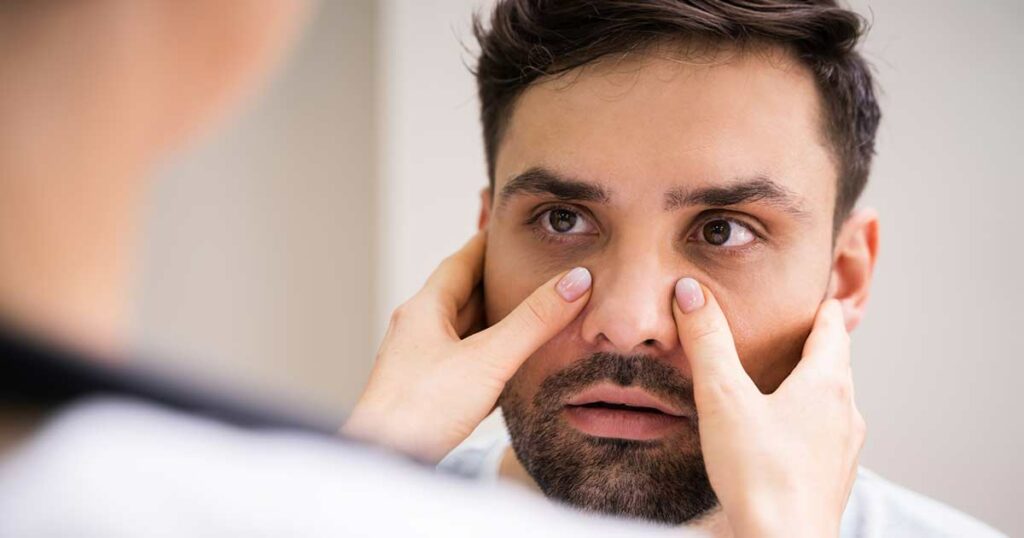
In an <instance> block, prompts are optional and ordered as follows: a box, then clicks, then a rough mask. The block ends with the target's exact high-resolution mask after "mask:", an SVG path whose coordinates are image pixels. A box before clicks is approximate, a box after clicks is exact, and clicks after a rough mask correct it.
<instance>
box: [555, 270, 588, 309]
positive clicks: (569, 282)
mask: <svg viewBox="0 0 1024 538" xmlns="http://www.w3.org/2000/svg"><path fill="white" fill-rule="evenodd" d="M589 289H590V271H587V269H586V268H585V267H577V268H575V269H573V270H572V271H569V272H568V273H566V274H565V276H563V277H562V280H559V281H558V284H555V291H557V292H558V294H559V295H561V296H562V298H563V299H565V300H566V301H569V302H570V303H571V302H573V301H575V300H576V299H579V298H580V297H582V296H583V294H584V293H586V292H587V290H589Z"/></svg>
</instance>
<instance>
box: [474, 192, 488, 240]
mask: <svg viewBox="0 0 1024 538" xmlns="http://www.w3.org/2000/svg"><path fill="white" fill-rule="evenodd" d="M491 199H492V197H491V188H490V187H484V188H483V189H482V190H481V191H480V220H479V221H478V222H477V224H476V227H477V230H483V229H484V228H486V227H487V223H489V222H491Z"/></svg>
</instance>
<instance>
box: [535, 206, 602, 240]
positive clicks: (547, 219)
mask: <svg viewBox="0 0 1024 538" xmlns="http://www.w3.org/2000/svg"><path fill="white" fill-rule="evenodd" d="M540 223H541V226H543V228H544V231H546V232H548V233H551V234H555V235H568V234H584V233H589V232H590V231H591V230H592V226H591V225H590V223H589V222H588V221H587V219H586V218H585V217H584V216H583V215H580V214H579V213H578V212H576V211H572V210H570V209H565V208H560V207H559V208H554V209H549V210H547V211H545V212H544V213H541V215H540Z"/></svg>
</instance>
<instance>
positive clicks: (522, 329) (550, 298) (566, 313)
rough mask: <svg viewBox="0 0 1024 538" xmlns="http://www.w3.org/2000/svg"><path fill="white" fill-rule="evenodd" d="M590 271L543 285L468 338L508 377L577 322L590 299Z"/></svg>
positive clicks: (580, 269) (573, 272) (579, 269)
mask: <svg viewBox="0 0 1024 538" xmlns="http://www.w3.org/2000/svg"><path fill="white" fill-rule="evenodd" d="M591 281H592V280H591V276H590V271H588V270H587V269H586V268H583V267H577V268H575V269H573V270H571V271H567V272H565V273H562V274H560V275H558V276H556V277H554V278H552V279H551V280H549V281H547V282H545V283H544V284H542V285H541V286H540V287H539V288H537V289H536V290H535V291H534V292H533V293H532V294H530V296H529V297H527V298H526V300H524V301H523V302H522V303H520V304H519V306H517V307H516V308H515V310H513V311H512V312H510V313H509V314H508V315H507V316H505V318H504V319H502V320H501V321H499V322H498V323H496V324H495V325H494V326H492V327H491V328H490V329H487V330H485V331H483V332H480V333H477V334H475V335H473V336H471V337H470V338H469V340H476V343H477V345H479V346H481V350H482V351H483V353H482V356H483V358H486V360H490V361H492V362H494V363H496V364H495V366H499V367H500V369H501V370H503V371H505V372H506V374H507V376H508V377H511V376H512V374H513V373H515V371H516V370H517V369H518V368H519V366H520V365H521V364H522V363H523V361H525V360H526V359H527V357H529V356H530V355H532V354H533V352H535V351H537V349H538V348H540V346H542V345H544V344H545V343H546V342H547V341H548V340H550V339H551V338H552V337H554V336H555V335H556V334H558V332H559V331H561V330H562V329H564V328H565V327H566V326H567V325H569V323H570V322H572V320H574V319H576V316H577V315H579V313H580V311H581V310H583V307H584V306H585V305H586V304H587V300H588V299H589V297H590V285H591Z"/></svg>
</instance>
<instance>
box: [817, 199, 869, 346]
mask: <svg viewBox="0 0 1024 538" xmlns="http://www.w3.org/2000/svg"><path fill="white" fill-rule="evenodd" d="M878 233H879V232H878V212H877V211H875V210H874V209H856V210H854V211H853V213H851V214H850V216H849V217H848V218H847V219H846V222H845V223H843V226H842V228H841V229H840V231H839V236H838V237H837V239H836V246H835V252H834V254H833V260H832V275H831V279H830V281H829V288H828V296H829V297H830V298H834V299H837V300H839V304H840V305H841V306H842V308H843V317H844V318H845V319H846V330H848V331H852V330H853V329H855V328H856V327H857V326H858V325H859V324H860V320H861V319H862V318H863V317H864V312H865V310H866V308H867V302H868V297H869V296H870V295H871V280H872V277H873V275H874V269H875V260H876V259H877V258H878Z"/></svg>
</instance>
